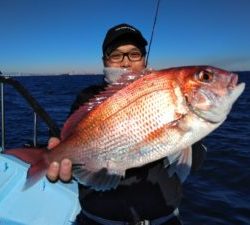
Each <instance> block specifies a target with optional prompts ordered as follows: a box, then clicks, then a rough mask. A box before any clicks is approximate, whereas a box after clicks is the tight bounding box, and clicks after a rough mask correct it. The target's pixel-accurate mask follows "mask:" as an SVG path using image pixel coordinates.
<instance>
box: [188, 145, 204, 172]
mask: <svg viewBox="0 0 250 225" xmlns="http://www.w3.org/2000/svg"><path fill="white" fill-rule="evenodd" d="M206 154H207V148H206V147H205V145H203V144H202V141H198V142H196V143H195V144H193V145H192V168H191V171H192V172H195V171H197V170H199V169H200V168H201V166H202V164H203V162H204V160H205V158H206Z"/></svg>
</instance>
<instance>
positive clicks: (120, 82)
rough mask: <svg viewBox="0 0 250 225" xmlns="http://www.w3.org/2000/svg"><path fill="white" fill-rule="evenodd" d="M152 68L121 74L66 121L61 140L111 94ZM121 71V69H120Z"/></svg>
mask: <svg viewBox="0 0 250 225" xmlns="http://www.w3.org/2000/svg"><path fill="white" fill-rule="evenodd" d="M151 71H152V70H144V71H143V72H141V73H132V72H125V73H123V74H122V75H119V77H120V78H119V79H117V80H116V81H115V82H114V83H112V84H109V85H108V86H107V87H106V88H105V89H104V91H101V92H100V93H99V94H97V95H95V96H94V97H93V98H91V99H90V100H89V101H88V102H86V103H84V104H83V105H82V106H80V107H79V109H78V110H76V111H75V112H74V113H73V114H72V115H71V116H70V117H69V118H68V119H67V120H66V122H65V123H64V126H63V129H62V131H61V140H64V139H65V138H67V137H68V136H70V135H71V134H72V132H73V131H74V129H75V127H76V126H77V124H78V123H79V122H80V121H81V120H82V119H83V118H84V117H86V115H87V114H88V113H89V112H90V111H92V110H93V109H94V108H96V107H97V106H98V105H100V104H101V103H103V102H104V101H105V100H106V99H108V98H109V97H110V96H112V95H113V94H115V93H116V92H118V91H119V90H121V89H123V88H124V87H126V86H128V85H129V84H131V83H132V82H134V81H136V80H138V79H139V78H141V77H142V76H144V75H146V74H149V73H150V72H151ZM119 72H120V71H119Z"/></svg>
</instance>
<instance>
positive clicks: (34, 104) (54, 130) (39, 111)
mask: <svg viewBox="0 0 250 225" xmlns="http://www.w3.org/2000/svg"><path fill="white" fill-rule="evenodd" d="M6 84H7V85H10V86H12V87H13V88H14V89H15V90H16V91H17V92H18V93H19V94H20V95H21V96H22V97H23V98H24V99H25V100H26V101H27V103H28V104H29V105H30V106H31V108H32V109H33V112H34V118H33V146H36V145H37V118H38V116H39V118H41V119H42V120H43V121H44V122H45V124H46V125H47V126H48V128H49V130H50V133H51V135H53V136H55V137H59V134H60V129H59V128H58V126H57V124H56V123H55V122H54V121H53V120H52V118H51V117H50V116H49V114H48V113H47V112H46V111H45V110H44V108H43V107H42V106H41V105H40V104H39V103H38V101H37V100H36V99H35V98H34V97H33V96H32V95H31V94H30V93H29V91H28V90H27V89H26V88H25V87H24V86H23V85H22V84H21V83H20V82H19V81H17V80H15V79H14V78H13V77H10V76H7V75H4V74H2V73H1V72H0V88H1V91H0V92H1V93H0V94H1V131H2V132H1V148H0V152H1V151H4V149H5V102H4V98H5V97H4V95H5V93H4V85H6Z"/></svg>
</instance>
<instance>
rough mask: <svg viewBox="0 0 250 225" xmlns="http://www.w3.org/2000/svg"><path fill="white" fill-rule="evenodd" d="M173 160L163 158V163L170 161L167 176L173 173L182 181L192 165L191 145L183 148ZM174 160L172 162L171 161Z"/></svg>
mask: <svg viewBox="0 0 250 225" xmlns="http://www.w3.org/2000/svg"><path fill="white" fill-rule="evenodd" d="M174 157H177V158H176V160H175V161H174V159H173V158H171V157H170V158H169V159H165V161H164V164H165V165H167V163H166V161H168V162H170V163H169V164H170V165H169V168H168V169H167V171H168V174H169V176H173V174H174V173H175V174H176V175H177V176H178V177H179V179H180V181H181V182H182V183H183V182H184V181H185V180H186V178H187V177H188V175H189V173H190V170H191V166H192V147H187V148H185V149H183V150H182V151H181V152H180V154H179V156H177V155H175V156H174ZM173 161H174V162H173Z"/></svg>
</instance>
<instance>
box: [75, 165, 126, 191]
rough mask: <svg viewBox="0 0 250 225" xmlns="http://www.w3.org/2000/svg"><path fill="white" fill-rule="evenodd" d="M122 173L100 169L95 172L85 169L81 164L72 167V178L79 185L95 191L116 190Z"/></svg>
mask: <svg viewBox="0 0 250 225" xmlns="http://www.w3.org/2000/svg"><path fill="white" fill-rule="evenodd" d="M123 175H124V172H122V171H121V172H118V171H113V172H112V173H111V172H110V171H109V170H108V169H107V168H102V169H99V170H97V171H93V170H90V169H88V168H86V166H85V165H83V164H77V165H73V176H74V178H75V179H76V180H77V181H78V182H79V183H80V184H83V185H85V186H89V187H90V188H91V189H94V190H96V191H106V190H110V189H112V188H116V187H117V186H118V184H119V182H120V180H121V177H122V176H123Z"/></svg>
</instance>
